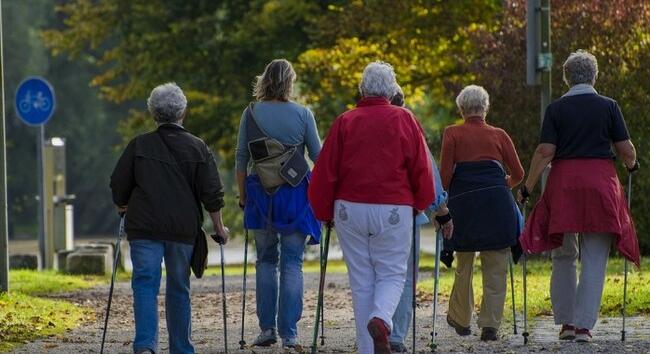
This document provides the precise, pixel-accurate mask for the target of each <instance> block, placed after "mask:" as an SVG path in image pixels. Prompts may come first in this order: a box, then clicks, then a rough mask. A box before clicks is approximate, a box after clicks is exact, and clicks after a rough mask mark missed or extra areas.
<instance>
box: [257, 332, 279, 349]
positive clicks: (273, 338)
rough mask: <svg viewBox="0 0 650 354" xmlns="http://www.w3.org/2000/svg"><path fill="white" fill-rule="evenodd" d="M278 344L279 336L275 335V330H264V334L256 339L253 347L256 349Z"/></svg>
mask: <svg viewBox="0 0 650 354" xmlns="http://www.w3.org/2000/svg"><path fill="white" fill-rule="evenodd" d="M277 342H278V336H277V335H276V334H275V328H269V329H265V330H263V331H262V333H260V335H259V336H257V338H255V341H254V342H253V345H254V346H256V347H268V346H270V345H271V344H275V343H277Z"/></svg>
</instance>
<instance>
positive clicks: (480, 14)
mask: <svg viewBox="0 0 650 354" xmlns="http://www.w3.org/2000/svg"><path fill="white" fill-rule="evenodd" d="M649 6H650V5H648V3H647V1H643V0H612V1H605V0H586V1H579V2H578V1H571V0H554V1H553V2H552V21H551V22H552V31H553V32H552V47H553V53H554V57H555V61H554V64H553V92H554V95H553V96H554V97H559V96H560V95H561V94H562V93H563V92H564V91H565V89H566V88H565V86H564V84H563V83H562V80H561V64H562V62H563V59H564V58H565V57H566V56H567V55H568V53H570V52H571V51H574V50H576V49H578V48H583V49H587V50H589V51H591V52H593V53H594V54H595V55H596V56H597V57H598V59H599V63H600V72H601V74H600V77H599V80H598V83H597V89H598V90H599V91H600V92H601V93H603V94H605V95H608V96H611V97H613V98H615V99H616V100H618V102H619V103H620V105H621V107H622V109H623V113H624V114H625V116H626V118H627V121H628V125H629V127H630V130H631V133H632V136H633V137H634V139H635V142H636V144H637V147H638V148H639V151H640V156H641V162H642V163H644V165H645V164H646V163H647V162H649V161H648V154H647V153H646V150H645V145H644V144H645V141H644V139H646V138H647V137H646V136H647V135H648V134H649V133H648V131H647V129H645V128H644V127H645V124H644V123H646V122H648V118H649V117H648V113H647V112H646V110H645V109H644V107H645V106H647V104H648V103H650V102H648V101H649V100H650V98H649V97H650V95H649V94H648V93H649V92H648V90H649V88H648V85H647V82H649V81H648V79H650V77H649V76H650V74H649V71H648V70H646V69H645V68H644V67H643V66H642V65H643V63H646V62H648V59H650V50H649V46H650V38H649V36H650V34H649V33H650V28H649V23H648V22H649V21H650V13H649V10H648V8H649ZM525 7H526V6H525V0H489V1H473V0H458V1H443V0H410V1H388V0H373V1H361V0H350V1H343V0H338V1H318V2H314V1H308V0H285V1H278V0H254V1H249V2H242V1H236V0H231V1H211V0H192V1H183V0H68V1H66V2H65V3H64V5H63V6H61V7H59V11H60V12H61V14H62V15H63V16H64V17H65V27H64V28H63V29H53V30H49V31H46V32H45V33H44V39H45V41H46V43H47V45H48V46H49V47H50V48H51V50H52V53H54V54H55V55H56V54H66V55H68V56H69V57H70V58H73V59H75V60H81V61H84V62H87V63H90V64H91V65H94V66H96V68H97V70H98V72H97V74H96V75H95V76H94V78H93V79H92V81H91V84H92V85H93V86H95V87H97V88H99V90H100V92H101V94H102V96H103V97H104V98H105V99H107V100H109V101H111V102H116V103H125V102H128V103H131V104H132V107H133V109H132V110H131V111H130V113H129V115H128V118H127V119H124V120H122V123H121V132H122V134H123V136H124V137H125V139H128V138H130V137H131V136H133V135H134V134H136V133H139V132H141V131H143V130H145V129H147V128H150V127H151V124H152V122H151V119H149V118H147V116H146V114H145V113H144V99H145V98H146V97H147V94H148V93H149V90H151V88H152V87H153V86H155V85H157V84H160V83H162V82H166V81H176V82H178V83H179V84H180V85H181V86H182V87H183V88H184V89H185V90H186V92H187V93H188V97H189V99H190V119H188V121H187V125H188V126H189V128H190V130H192V131H193V132H195V133H197V134H198V135H199V136H201V137H203V138H204V139H205V140H206V141H207V142H208V143H209V144H210V145H211V146H212V147H213V148H215V149H216V150H217V151H218V153H219V155H220V156H221V157H222V158H224V160H225V162H226V165H227V166H231V163H232V156H233V150H234V149H233V146H234V143H235V139H236V130H237V126H238V125H237V123H238V121H239V117H240V114H241V111H242V109H243V107H244V106H245V105H246V103H247V102H248V101H249V100H250V99H251V96H250V91H251V83H252V81H253V80H254V78H255V75H256V74H258V73H260V72H261V71H262V70H263V67H264V65H265V64H266V63H267V62H268V61H269V60H271V59H273V58H276V57H285V58H287V59H289V60H291V61H293V62H294V63H295V66H296V69H297V72H298V80H299V85H298V90H297V91H298V92H297V99H298V100H300V101H302V102H304V103H307V104H308V105H309V106H310V107H311V108H312V110H314V112H315V113H316V118H317V121H318V123H319V127H320V131H321V134H322V135H325V133H326V130H327V128H328V127H329V125H330V124H331V121H332V120H333V118H334V117H335V116H336V115H338V114H339V113H341V112H342V111H343V110H345V109H347V108H349V107H350V106H351V105H352V104H353V103H354V101H355V98H356V96H357V88H356V87H357V85H358V82H359V79H360V75H361V71H362V69H363V67H364V66H365V65H366V64H367V63H368V62H369V61H372V60H384V61H387V62H389V63H391V64H392V65H393V66H394V67H395V70H396V72H397V75H398V80H399V82H400V83H401V84H402V86H403V88H404V90H405V93H406V96H407V103H408V105H409V106H410V107H411V108H412V109H413V110H414V111H415V112H416V113H417V115H418V116H419V117H420V119H421V120H422V122H423V125H424V127H425V129H426V130H427V133H428V135H429V138H430V143H431V145H432V146H433V150H434V151H437V150H438V149H437V147H438V143H439V130H440V128H441V127H442V126H444V125H445V124H448V123H450V122H451V121H453V120H455V119H458V116H457V114H456V113H455V107H454V102H453V98H454V96H455V94H456V93H457V92H458V91H459V89H460V88H462V87H463V86H464V85H466V84H469V83H477V84H480V85H483V86H485V87H486V88H487V89H488V91H489V93H490V95H491V98H492V99H491V101H492V111H491V113H490V115H489V117H488V119H489V120H490V121H492V122H493V123H494V124H495V125H497V126H501V127H503V128H505V129H506V130H507V131H508V132H509V133H510V134H511V136H512V137H513V140H514V141H515V143H516V145H517V147H518V151H519V152H520V154H521V155H522V157H523V160H524V163H525V164H526V165H527V164H528V161H529V159H530V155H531V153H532V151H533V149H534V147H535V145H536V144H537V136H538V130H539V121H540V116H539V110H540V107H539V89H538V88H532V87H528V86H525ZM635 188H637V189H636V190H635V192H636V193H637V194H636V195H646V194H647V192H648V189H650V182H646V181H644V180H638V181H637V182H635ZM644 204H645V205H647V206H644ZM648 208H650V203H635V207H634V213H635V216H636V217H637V221H638V226H639V230H640V234H641V235H643V234H645V233H647V231H650V230H649V228H650V219H649V218H647V217H645V215H650V214H649V213H648V212H649V211H650V210H648ZM642 216H643V217H642ZM644 242H645V243H644V247H645V250H646V251H650V242H647V241H644Z"/></svg>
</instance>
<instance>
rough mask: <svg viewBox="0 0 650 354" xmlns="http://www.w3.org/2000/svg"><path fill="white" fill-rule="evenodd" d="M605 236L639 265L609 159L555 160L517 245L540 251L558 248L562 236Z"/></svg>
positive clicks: (633, 233)
mask: <svg viewBox="0 0 650 354" xmlns="http://www.w3.org/2000/svg"><path fill="white" fill-rule="evenodd" d="M587 232H591V233H608V234H612V235H614V236H615V237H616V248H617V249H618V251H619V252H620V253H621V254H622V255H623V256H624V257H625V258H627V259H628V260H630V261H631V262H633V263H634V264H635V265H636V266H637V267H639V266H640V252H639V242H638V240H637V237H636V229H635V228H634V221H633V220H632V217H631V216H630V210H629V209H628V206H627V200H626V199H625V193H624V191H623V186H621V183H620V182H619V180H618V176H617V174H616V168H615V167H614V162H613V161H612V160H605V159H571V160H557V161H554V162H553V167H552V168H551V173H550V174H549V176H548V180H547V183H546V190H545V191H544V194H543V195H542V198H541V199H540V200H539V201H538V202H537V205H535V208H534V209H533V211H532V213H531V214H530V217H529V218H528V220H527V221H526V227H525V229H524V233H523V234H522V235H521V238H520V241H521V246H522V248H523V250H524V252H526V253H540V252H544V251H548V250H552V249H554V248H557V247H560V246H561V245H562V240H563V237H564V234H565V233H587Z"/></svg>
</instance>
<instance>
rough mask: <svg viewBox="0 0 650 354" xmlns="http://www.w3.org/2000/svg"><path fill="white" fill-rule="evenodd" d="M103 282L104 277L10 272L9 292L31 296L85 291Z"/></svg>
mask: <svg viewBox="0 0 650 354" xmlns="http://www.w3.org/2000/svg"><path fill="white" fill-rule="evenodd" d="M108 279H110V278H108ZM105 282H106V280H105V277H100V276H89V275H79V276H77V275H67V274H62V273H59V272H57V271H54V270H44V271H40V272H39V271H33V270H11V271H10V272H9V284H10V289H11V291H17V292H21V293H24V294H31V295H35V294H36V295H39V294H51V293H56V292H67V291H73V290H80V289H87V288H91V287H93V286H95V285H98V284H101V283H105Z"/></svg>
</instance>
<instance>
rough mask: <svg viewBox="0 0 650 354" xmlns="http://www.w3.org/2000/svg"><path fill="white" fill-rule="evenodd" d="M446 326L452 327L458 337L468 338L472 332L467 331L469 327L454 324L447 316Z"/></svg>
mask: <svg viewBox="0 0 650 354" xmlns="http://www.w3.org/2000/svg"><path fill="white" fill-rule="evenodd" d="M447 324H448V325H450V326H452V327H454V329H455V330H456V334H458V335H459V336H469V335H470V334H472V331H471V330H470V329H469V327H463V326H461V325H459V324H458V323H456V321H454V320H452V319H451V317H449V315H447Z"/></svg>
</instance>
